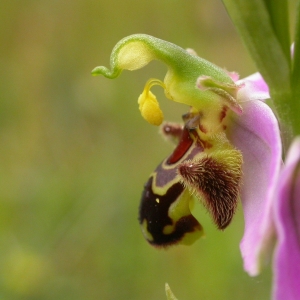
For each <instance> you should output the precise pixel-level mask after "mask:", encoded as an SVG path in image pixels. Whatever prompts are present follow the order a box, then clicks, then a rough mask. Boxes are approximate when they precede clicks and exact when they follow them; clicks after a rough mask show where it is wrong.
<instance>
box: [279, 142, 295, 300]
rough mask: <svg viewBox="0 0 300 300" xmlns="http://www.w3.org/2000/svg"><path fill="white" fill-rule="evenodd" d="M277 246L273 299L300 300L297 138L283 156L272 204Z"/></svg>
mask: <svg viewBox="0 0 300 300" xmlns="http://www.w3.org/2000/svg"><path fill="white" fill-rule="evenodd" d="M273 212H274V217H273V219H274V225H275V230H276V236H277V244H276V248H275V253H274V262H273V271H274V284H273V299H274V300H283V299H284V300H297V299H300V217H299V216H300V138H298V139H296V140H295V141H294V143H293V145H292V146H291V148H290V151H289V153H288V155H287V159H286V163H285V166H284V167H283V169H282V171H281V174H280V178H279V181H278V185H277V190H276V194H275V197H274V202H273Z"/></svg>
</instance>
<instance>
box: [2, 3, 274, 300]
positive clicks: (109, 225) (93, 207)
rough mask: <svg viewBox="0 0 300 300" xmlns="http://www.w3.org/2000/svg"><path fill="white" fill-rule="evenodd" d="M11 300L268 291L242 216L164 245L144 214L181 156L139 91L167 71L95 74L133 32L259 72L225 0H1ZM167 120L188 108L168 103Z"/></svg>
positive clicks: (212, 297)
mask: <svg viewBox="0 0 300 300" xmlns="http://www.w3.org/2000/svg"><path fill="white" fill-rule="evenodd" d="M0 6H1V8H0V36H1V41H0V51H1V52H0V62H1V63H0V66H1V68H0V76H1V80H0V90H1V93H0V186H1V188H0V299H4V300H11V299H16V300H18V299H22V300H27V299H28V300H29V299H30V300H35V299H36V300H50V299H51V300H52V299H56V300H60V299H62V300H68V299H70V300H71V299H72V300H81V299H85V300H94V299H104V300H117V299H131V300H138V299H139V300H141V299H145V300H157V299H166V298H165V294H164V284H165V282H168V283H169V284H170V286H171V288H172V290H173V292H174V293H175V295H176V296H177V297H178V298H179V299H180V300H183V299H186V300H188V299H208V300H221V299H253V300H254V299H255V300H257V299H268V298H269V295H270V284H271V277H270V273H271V272H270V269H268V268H266V270H265V271H264V272H263V274H262V275H260V276H259V277H256V278H250V277H249V276H248V275H247V274H246V273H245V272H244V271H243V267H242V260H241V257H240V253H239V241H240V239H241V237H242V234H243V215H242V209H241V207H240V208H239V210H238V212H237V215H236V216H235V218H234V221H233V222H232V224H231V225H230V227H229V228H228V229H226V230H225V231H224V232H218V231H217V230H216V228H215V227H214V225H213V224H212V222H211V220H210V218H209V216H208V215H207V213H206V212H205V210H204V209H203V208H202V207H201V205H196V210H195V215H197V216H198V218H199V219H200V222H201V223H202V225H203V226H204V228H205V232H206V238H205V239H201V240H199V241H197V242H196V243H195V244H194V245H192V246H189V247H187V246H178V247H174V248H170V249H168V250H157V249H154V248H152V247H151V246H149V245H148V244H147V242H146V241H145V240H144V239H143V237H142V234H141V231H140V228H139V225H138V221H137V210H138V205H139V199H140V195H141V192H142V188H143V184H144V182H145V181H146V180H147V178H148V176H149V174H150V173H151V172H152V170H153V169H154V168H155V167H156V165H157V164H158V163H159V162H160V161H161V160H162V159H163V158H164V157H166V156H167V155H169V154H170V153H171V151H172V146H171V145H169V144H167V143H166V142H164V141H163V140H162V139H161V137H160V136H159V135H158V134H157V133H158V129H157V128H155V127H152V126H150V125H149V124H147V123H146V122H145V121H144V120H143V119H142V118H141V116H140V114H139V111H138V107H137V103H136V102H137V98H138V96H139V94H140V93H141V92H142V90H143V87H144V84H145V82H146V81H147V80H148V78H150V77H156V78H160V79H163V77H164V75H165V72H166V67H165V66H163V65H161V64H159V63H158V62H153V63H151V64H150V65H148V66H147V67H146V68H143V69H141V70H139V71H136V72H128V71H126V72H124V73H123V74H122V76H120V77H119V78H118V79H116V80H113V81H112V80H109V79H105V78H102V77H92V76H91V75H90V72H91V70H92V69H93V68H94V67H95V66H98V65H106V66H108V65H109V56H110V53H111V49H112V48H113V46H114V45H115V44H116V42H117V41H119V40H120V39H121V38H123V37H124V36H127V35H130V34H133V33H147V34H150V35H154V36H156V37H159V38H162V39H165V40H168V41H171V42H174V43H176V44H178V45H180V46H182V47H183V48H187V47H190V48H193V49H194V50H196V52H197V53H198V54H199V55H200V56H201V57H203V58H206V59H208V60H210V61H212V62H214V63H216V64H217V65H219V66H221V67H225V68H226V69H228V70H229V71H233V70H235V71H237V72H239V73H240V75H241V77H244V76H247V75H249V74H251V73H253V72H255V71H256V69H255V66H254V64H253V63H252V61H251V59H250V57H249V55H248V54H247V52H246V50H245V48H244V47H243V45H242V43H241V40H240V39H239V37H238V35H237V33H236V31H235V29H234V27H233V25H232V24H231V21H230V19H229V17H228V16H227V14H226V11H225V9H224V7H223V5H222V3H221V1H220V0H198V1H195V0H152V1H140V0H130V1H121V0H111V1H104V0H62V1H57V0H39V1H37V0H23V1H8V0H6V1H5V0H4V1H1V4H0ZM155 93H156V94H157V96H158V98H159V99H160V103H161V105H162V109H163V111H164V113H165V116H166V118H167V119H168V120H171V121H180V116H181V115H182V114H183V113H184V112H186V110H187V108H186V107H184V106H180V105H178V104H174V103H171V102H170V101H168V100H165V99H164V98H165V97H164V95H163V91H162V90H161V89H160V88H155Z"/></svg>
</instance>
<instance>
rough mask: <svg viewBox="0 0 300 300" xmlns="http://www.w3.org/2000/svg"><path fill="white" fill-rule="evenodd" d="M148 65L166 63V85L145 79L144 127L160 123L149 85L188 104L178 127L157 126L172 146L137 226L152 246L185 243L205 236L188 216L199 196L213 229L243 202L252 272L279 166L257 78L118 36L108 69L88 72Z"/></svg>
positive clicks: (157, 43) (164, 45)
mask: <svg viewBox="0 0 300 300" xmlns="http://www.w3.org/2000/svg"><path fill="white" fill-rule="evenodd" d="M152 60H159V61H160V62H162V63H164V64H166V65H167V67H168V70H167V73H166V76H165V78H164V80H159V79H154V78H151V79H149V80H148V81H147V83H146V85H145V88H144V90H143V92H142V94H141V95H140V97H139V99H138V104H139V110H140V112H141V115H142V116H143V118H144V119H146V120H147V121H148V122H149V123H150V124H153V125H159V124H161V123H162V122H163V113H162V111H161V109H160V107H159V104H158V101H157V99H156V97H155V95H154V94H153V93H152V92H151V91H150V89H151V88H152V87H153V86H154V85H158V86H160V87H162V88H163V89H164V92H165V96H166V98H168V99H170V100H172V101H175V102H179V103H183V104H186V105H188V106H189V107H190V110H189V112H188V113H187V114H186V115H184V116H183V121H184V126H181V125H176V126H175V125H173V124H172V123H163V126H162V129H161V133H162V134H163V135H164V136H165V137H166V138H167V139H168V140H171V141H172V142H174V143H175V144H176V147H175V149H174V151H173V153H172V154H171V155H170V156H169V157H168V158H166V159H165V160H164V161H163V162H162V163H161V164H160V165H159V166H158V167H157V168H156V170H155V171H154V172H153V173H152V174H151V176H150V178H149V180H148V182H147V183H146V185H145V187H144V192H143V194H142V197H141V204H140V209H139V222H140V224H141V227H142V232H143V234H144V236H145V238H146V239H147V240H148V242H149V243H151V244H152V245H156V246H162V247H164V246H168V245H171V244H177V243H184V244H191V243H192V242H194V241H195V240H196V239H198V238H199V237H200V236H202V235H203V230H202V226H201V225H200V224H199V223H198V221H197V223H196V221H195V218H194V217H193V216H192V214H191V209H190V207H191V205H190V203H191V202H192V200H193V198H195V196H196V198H199V199H201V201H202V203H203V204H204V205H205V207H206V208H207V209H208V211H209V212H210V213H211V215H212V218H213V220H214V222H215V223H216V225H217V227H218V228H219V229H224V228H225V227H226V226H227V225H228V224H229V223H230V221H231V219H232V216H233V214H234V212H235V210H236V206H237V202H238V200H239V199H241V201H242V205H243V210H244V219H245V232H244V236H243V239H242V242H241V246H240V247H241V252H242V257H243V259H244V268H245V270H246V271H247V272H249V274H251V275H256V274H258V272H259V268H260V264H259V262H258V259H257V253H258V252H259V245H260V244H261V243H260V242H261V240H262V237H263V230H262V229H261V228H262V227H264V223H265V220H266V211H267V210H268V207H270V203H271V197H272V195H273V189H274V186H275V184H276V183H277V178H278V174H279V169H280V163H281V140H280V133H279V128H278V122H277V119H276V117H275V116H274V114H273V112H272V110H271V109H270V108H269V107H268V106H267V105H266V104H265V103H263V102H262V101H261V100H265V99H267V98H269V91H268V86H267V85H266V84H265V82H264V81H263V79H262V77H261V76H260V74H258V73H256V74H254V75H252V76H250V77H249V78H245V79H243V80H237V79H238V76H237V74H236V73H229V72H227V71H226V70H223V69H221V68H219V67H218V66H216V65H214V64H212V63H210V62H208V61H206V60H205V59H202V58H200V57H199V56H197V55H196V53H195V52H194V51H191V50H190V49H189V50H185V49H183V48H181V47H179V46H177V45H174V44H172V43H169V42H166V41H163V40H160V39H157V38H155V37H151V36H148V35H145V34H136V35H131V36H128V37H126V38H124V39H122V40H121V41H120V42H118V43H117V44H116V46H115V47H114V49H113V51H112V54H111V59H110V69H108V68H106V67H103V66H100V67H96V68H95V69H94V70H93V71H92V74H93V75H103V76H105V77H107V78H111V79H113V78H116V77H118V76H119V75H120V74H121V73H122V71H123V70H131V71H132V70H137V69H140V68H142V67H144V66H146V65H147V64H148V63H149V62H150V61H152Z"/></svg>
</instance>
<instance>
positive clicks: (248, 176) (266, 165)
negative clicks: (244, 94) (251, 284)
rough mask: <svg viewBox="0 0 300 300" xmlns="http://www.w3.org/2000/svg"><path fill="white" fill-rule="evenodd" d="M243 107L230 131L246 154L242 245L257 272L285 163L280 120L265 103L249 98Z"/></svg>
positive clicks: (248, 264)
mask: <svg viewBox="0 0 300 300" xmlns="http://www.w3.org/2000/svg"><path fill="white" fill-rule="evenodd" d="M242 107H243V110H244V112H243V114H242V115H240V116H239V115H236V114H231V122H232V123H231V124H230V126H229V132H228V133H229V138H230V140H231V142H232V143H233V145H235V146H236V147H237V148H238V149H240V150H241V151H242V153H243V158H244V164H243V183H242V184H243V185H242V191H241V200H242V205H243V210H244V219H245V231H244V236H243V239H242V241H241V244H240V248H241V252H242V257H243V260H244V268H245V270H246V271H247V272H248V273H249V274H250V275H252V276H254V275H257V274H258V272H259V268H260V265H259V264H260V262H259V261H258V254H259V251H260V250H261V247H262V242H263V241H264V238H265V237H266V234H267V235H271V234H272V226H271V225H272V223H271V221H272V220H271V216H270V207H271V200H272V198H271V195H272V193H273V188H274V186H275V183H276V182H277V178H278V173H279V170H280V165H281V140H280V133H279V128H278V122H277V120H276V118H275V116H274V114H273V112H272V110H271V109H270V108H269V107H268V106H267V105H266V104H265V103H263V102H262V101H248V102H244V103H242ZM266 229H267V232H266Z"/></svg>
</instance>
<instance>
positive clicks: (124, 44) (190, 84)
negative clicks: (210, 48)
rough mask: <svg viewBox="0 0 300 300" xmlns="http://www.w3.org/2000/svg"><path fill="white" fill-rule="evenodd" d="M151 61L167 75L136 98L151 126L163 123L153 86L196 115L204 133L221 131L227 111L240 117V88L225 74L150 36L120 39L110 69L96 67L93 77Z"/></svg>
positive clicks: (203, 61)
mask: <svg viewBox="0 0 300 300" xmlns="http://www.w3.org/2000/svg"><path fill="white" fill-rule="evenodd" d="M152 60H159V61H161V62H163V63H165V64H166V65H167V67H168V71H167V74H166V76H165V78H164V80H163V82H162V81H160V80H158V79H151V80H149V81H148V82H147V84H146V86H145V90H144V91H143V93H142V94H141V96H140V97H139V100H138V103H139V109H140V111H141V114H142V116H143V117H144V118H145V119H146V120H147V121H148V122H149V123H150V124H153V125H160V124H161V123H162V121H163V114H162V111H161V109H160V108H159V105H158V101H157V99H156V97H155V96H154V94H153V93H151V91H150V88H151V87H152V86H153V85H160V86H162V87H163V88H164V90H165V95H166V97H167V98H168V99H170V100H173V101H175V102H179V103H184V104H186V105H189V106H191V107H192V108H193V110H194V111H196V112H198V113H199V114H200V115H201V124H202V126H203V128H205V130H206V131H207V132H218V131H220V130H222V128H221V127H220V122H221V121H223V118H224V117H222V118H221V117H220V116H222V114H223V112H224V111H227V109H231V110H232V111H233V112H235V113H238V114H240V113H242V108H241V106H240V104H239V103H238V101H237V98H236V94H237V93H236V92H237V90H238V88H239V87H238V86H236V85H235V83H234V82H233V80H232V79H231V77H230V75H229V74H228V72H226V71H225V70H223V69H221V68H219V67H217V66H216V65H214V64H212V63H210V62H208V61H206V60H204V59H202V58H200V57H198V56H197V55H195V53H194V52H192V51H191V50H185V49H182V48H180V47H179V46H177V45H174V44H172V43H169V42H166V41H163V40H160V39H158V38H155V37H152V36H149V35H145V34H135V35H131V36H128V37H126V38H124V39H122V40H121V41H120V42H118V43H117V44H116V46H115V47H114V49H113V51H112V54H111V59H110V65H111V68H110V69H108V68H106V67H103V66H101V67H96V68H95V69H94V70H93V71H92V74H93V75H103V76H105V77H107V78H116V77H118V76H119V75H120V74H121V72H122V71H123V70H130V71H133V70H137V69H140V68H142V67H144V66H146V65H147V64H148V63H149V62H150V61H152Z"/></svg>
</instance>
